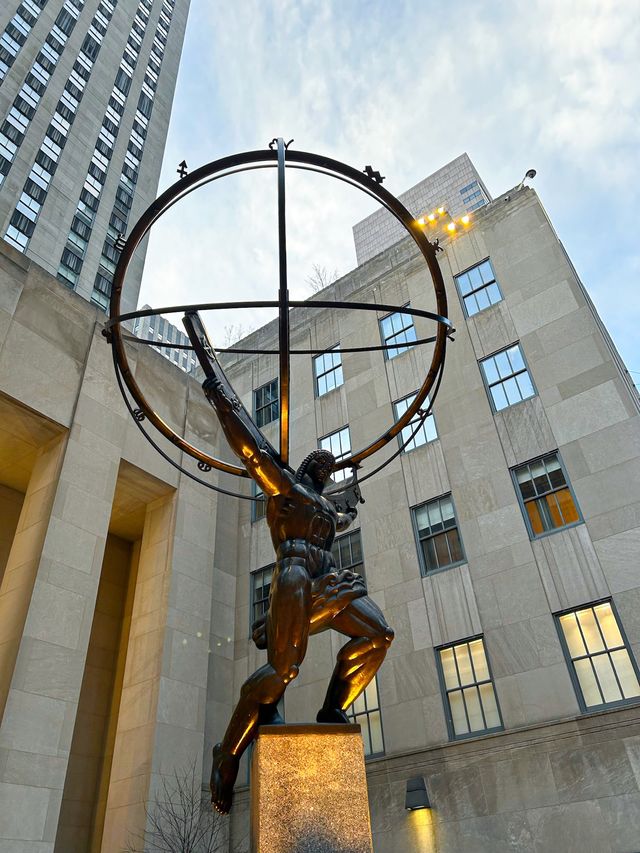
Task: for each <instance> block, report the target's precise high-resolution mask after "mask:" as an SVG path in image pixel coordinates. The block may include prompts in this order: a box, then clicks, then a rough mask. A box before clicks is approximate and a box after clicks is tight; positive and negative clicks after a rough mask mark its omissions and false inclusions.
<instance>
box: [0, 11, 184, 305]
mask: <svg viewBox="0 0 640 853" xmlns="http://www.w3.org/2000/svg"><path fill="white" fill-rule="evenodd" d="M188 10H189V0H7V2H6V3H3V4H2V8H1V9H0V235H1V236H2V237H3V238H4V239H5V240H6V241H7V242H9V243H10V244H11V245H13V246H14V247H15V248H17V249H18V250H19V251H20V252H23V253H25V254H26V255H27V256H28V257H30V258H32V259H33V260H34V261H36V263H38V264H39V265H40V266H42V267H43V268H44V269H46V270H47V271H48V272H50V273H52V275H55V276H57V277H58V278H59V279H60V280H61V281H62V282H63V283H65V284H66V285H67V286H68V287H70V288H72V289H74V290H75V291H76V292H78V293H80V295H81V296H83V297H84V298H85V299H89V300H91V301H93V302H95V303H96V304H98V305H100V306H102V307H103V308H104V307H106V305H107V304H108V301H109V294H110V291H111V280H112V276H113V271H114V270H115V262H116V261H117V257H118V247H117V244H118V238H119V235H121V234H126V233H127V232H128V230H129V227H130V224H131V223H133V222H135V221H136V220H137V219H138V217H139V216H140V214H141V213H142V211H143V210H144V209H145V208H146V207H147V206H148V205H149V204H150V203H151V202H152V201H153V199H154V198H155V196H156V191H157V188H158V179H159V177H160V167H161V164H162V154H163V152H164V147H165V142H166V137H167V129H168V126H169V116H170V114H171V104H172V102H173V94H174V90H175V83H176V78H177V73H178V63H179V60H180V53H181V50H182V43H183V39H184V32H185V27H186V21H187V13H188ZM145 250H146V244H145V246H144V247H141V249H140V251H139V252H138V253H137V257H136V258H135V260H134V262H133V265H132V267H131V273H130V275H131V287H130V288H129V294H128V296H127V306H128V307H129V309H130V310H132V309H134V308H135V307H136V305H137V297H138V291H139V289H140V279H141V276H142V267H143V264H144V255H145Z"/></svg>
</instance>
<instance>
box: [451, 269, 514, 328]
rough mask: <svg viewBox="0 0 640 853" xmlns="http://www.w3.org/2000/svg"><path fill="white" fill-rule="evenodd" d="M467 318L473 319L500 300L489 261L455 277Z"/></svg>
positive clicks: (500, 295)
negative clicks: (475, 315)
mask: <svg viewBox="0 0 640 853" xmlns="http://www.w3.org/2000/svg"><path fill="white" fill-rule="evenodd" d="M455 280H456V286H457V288H458V292H459V293H460V296H461V297H462V302H463V304H464V310H465V311H466V313H467V317H473V315H474V314H477V313H478V312H479V311H484V309H485V308H489V306H490V305H495V304H496V302H500V301H501V300H502V294H501V293H500V288H499V287H498V282H497V281H496V277H495V275H494V272H493V268H492V266H491V262H490V261H488V260H487V261H483V262H482V263H481V264H478V265H477V266H475V267H472V268H471V269H470V270H467V271H466V272H463V273H460V275H457V276H456V277H455Z"/></svg>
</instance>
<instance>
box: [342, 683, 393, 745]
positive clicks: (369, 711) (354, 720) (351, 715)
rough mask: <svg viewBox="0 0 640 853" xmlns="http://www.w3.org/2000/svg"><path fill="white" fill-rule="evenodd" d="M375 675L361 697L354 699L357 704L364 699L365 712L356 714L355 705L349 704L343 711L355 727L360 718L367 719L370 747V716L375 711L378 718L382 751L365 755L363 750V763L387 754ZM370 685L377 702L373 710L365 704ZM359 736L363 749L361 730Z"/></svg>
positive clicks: (370, 743) (371, 742) (378, 688)
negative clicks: (373, 687) (372, 687)
mask: <svg viewBox="0 0 640 853" xmlns="http://www.w3.org/2000/svg"><path fill="white" fill-rule="evenodd" d="M376 675H377V674H376ZM376 675H374V676H373V678H372V679H371V681H370V682H369V684H367V686H366V687H365V689H364V690H363V691H362V693H361V695H360V696H358V698H357V699H356V702H358V701H359V700H360V699H361V698H362V699H364V707H365V710H364V711H358V712H356V711H354V710H353V706H354V704H355V703H351V705H349V707H348V708H347V710H346V711H345V713H346V715H347V716H348V717H349V719H350V721H351V722H352V723H354V724H355V725H360V723H359V719H360V718H362V717H366V718H367V733H368V739H369V745H371V746H373V741H372V738H371V720H370V715H371V714H373V713H375V712H376V711H377V712H378V717H379V718H380V739H381V740H382V751H381V752H380V751H379V752H370V753H369V754H368V755H367V752H366V749H365V750H364V760H365V761H369V760H370V759H372V758H380V757H381V756H383V755H386V752H387V747H386V744H385V740H384V725H383V722H382V708H381V707H380V687H379V686H378V679H377V677H376ZM372 684H373V685H374V686H375V690H376V699H377V700H378V704H377V706H376V707H375V708H369V707H368V702H367V690H368V688H369V687H370V686H371V685H372ZM360 735H361V737H362V745H363V747H365V740H364V734H363V732H362V730H361V732H360Z"/></svg>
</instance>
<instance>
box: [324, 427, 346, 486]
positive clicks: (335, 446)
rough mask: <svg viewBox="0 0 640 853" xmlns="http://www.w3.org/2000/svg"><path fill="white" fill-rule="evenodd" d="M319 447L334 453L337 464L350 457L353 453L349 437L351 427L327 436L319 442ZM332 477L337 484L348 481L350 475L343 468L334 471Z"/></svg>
mask: <svg viewBox="0 0 640 853" xmlns="http://www.w3.org/2000/svg"><path fill="white" fill-rule="evenodd" d="M318 447H320V448H321V449H322V450H328V451H329V453H333V455H334V456H335V458H336V462H339V461H340V460H341V459H344V457H345V456H348V455H349V454H350V453H351V436H350V435H349V427H348V426H346V427H343V428H342V429H339V430H338V431H337V432H332V433H330V435H325V437H324V438H321V439H320V441H319V442H318ZM331 476H332V477H333V479H334V481H335V482H336V483H340V482H342V480H346V479H347V477H348V476H350V473H348V472H347V470H346V469H345V468H342V469H341V470H340V471H334V472H333V474H332V475H331Z"/></svg>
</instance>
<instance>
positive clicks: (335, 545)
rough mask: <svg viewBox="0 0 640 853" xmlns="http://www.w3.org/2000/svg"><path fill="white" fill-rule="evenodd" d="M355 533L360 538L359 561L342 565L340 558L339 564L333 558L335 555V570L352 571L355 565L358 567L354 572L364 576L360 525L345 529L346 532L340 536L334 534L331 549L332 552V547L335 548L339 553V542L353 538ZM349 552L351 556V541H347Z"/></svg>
mask: <svg viewBox="0 0 640 853" xmlns="http://www.w3.org/2000/svg"><path fill="white" fill-rule="evenodd" d="M356 535H357V536H358V537H359V539H360V556H361V560H360V562H359V563H349V565H348V566H343V565H342V560H341V561H340V565H338V561H337V560H335V557H334V562H335V564H336V569H337V571H339V572H340V571H343V570H346V571H350V572H353V571H354V567H356V568H357V569H358V571H357V572H354V574H358V575H361V577H363V578H364V577H365V573H364V547H363V545H362V529H361V528H360V527H354V529H353V530H347V531H346V533H342V534H341V535H340V536H336V537H335V539H334V540H333V545H332V546H331V551H332V554H333V550H334V548H337V549H338V553H340V545H339V543H340V542H342V541H343V540H345V539H349V540H351V538H353V537H354V536H356ZM349 554H350V555H351V556H353V547H352V545H351V541H349Z"/></svg>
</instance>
